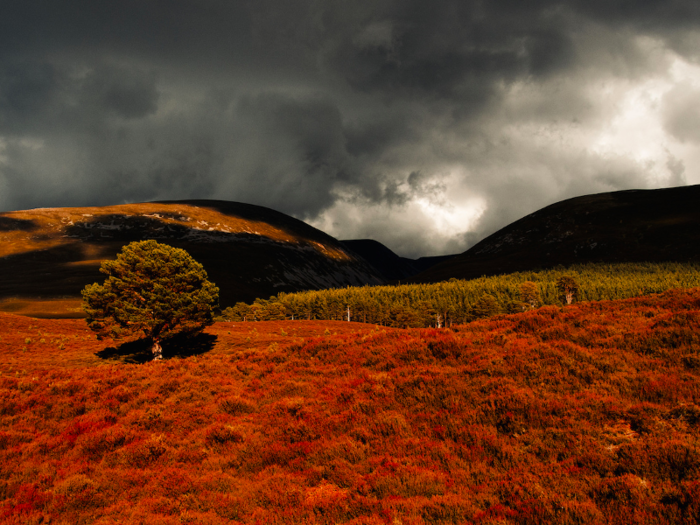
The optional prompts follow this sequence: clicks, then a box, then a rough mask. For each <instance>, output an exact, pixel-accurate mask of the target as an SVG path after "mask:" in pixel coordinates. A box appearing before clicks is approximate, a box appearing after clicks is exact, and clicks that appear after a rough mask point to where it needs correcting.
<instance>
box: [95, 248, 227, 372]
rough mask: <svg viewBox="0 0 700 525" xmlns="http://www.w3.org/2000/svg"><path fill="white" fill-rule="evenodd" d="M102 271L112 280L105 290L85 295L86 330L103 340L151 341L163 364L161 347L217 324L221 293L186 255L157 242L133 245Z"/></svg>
mask: <svg viewBox="0 0 700 525" xmlns="http://www.w3.org/2000/svg"><path fill="white" fill-rule="evenodd" d="M100 271H101V272H102V273H104V274H106V275H107V276H108V277H107V279H106V280H105V282H104V284H98V283H94V284H91V285H88V286H86V287H85V288H84V289H83V292H82V295H83V308H84V310H85V312H86V313H87V323H88V326H89V327H90V329H91V330H93V331H94V332H96V333H97V335H98V337H99V338H102V337H112V338H114V339H119V338H121V337H125V336H141V337H146V338H149V339H150V340H151V343H152V346H151V351H152V353H153V356H154V359H161V358H162V347H161V345H160V343H161V341H163V340H164V339H168V338H170V337H172V336H174V335H177V334H183V333H184V334H194V333H197V332H199V331H201V330H202V329H203V328H204V327H205V326H208V325H211V324H212V323H213V322H214V320H213V309H214V308H216V307H218V304H219V289H218V288H217V287H216V286H215V285H214V284H213V283H211V282H210V281H209V280H208V279H207V272H206V271H205V270H204V267H203V266H202V265H201V264H199V263H198V262H197V261H195V260H194V259H193V258H192V257H191V256H190V254H188V253H187V252H186V251H185V250H181V249H179V248H173V247H172V246H168V245H167V244H160V243H158V242H156V241H153V240H149V241H137V242H132V243H131V244H129V245H127V246H125V247H124V248H122V251H121V252H120V253H119V254H118V255H117V258H116V260H114V261H104V262H103V263H102V267H101V268H100Z"/></svg>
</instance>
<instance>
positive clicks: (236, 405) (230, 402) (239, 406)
mask: <svg viewBox="0 0 700 525" xmlns="http://www.w3.org/2000/svg"><path fill="white" fill-rule="evenodd" d="M219 406H220V407H221V410H223V411H224V412H226V413H227V414H230V415H232V416H239V415H242V414H250V413H252V412H255V405H254V404H253V403H251V402H250V401H248V400H246V399H243V398H241V397H238V396H233V397H227V398H225V399H224V400H222V401H221V403H220V404H219Z"/></svg>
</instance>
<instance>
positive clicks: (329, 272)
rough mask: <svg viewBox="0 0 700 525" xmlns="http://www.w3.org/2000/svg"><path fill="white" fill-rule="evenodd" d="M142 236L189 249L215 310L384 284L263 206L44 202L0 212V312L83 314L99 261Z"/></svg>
mask: <svg viewBox="0 0 700 525" xmlns="http://www.w3.org/2000/svg"><path fill="white" fill-rule="evenodd" d="M142 239H156V240H158V241H159V242H164V243H166V244H170V245H172V246H176V247H178V248H184V249H186V250H187V251H188V252H189V253H190V254H191V255H192V256H193V257H194V258H195V259H196V260H197V261H199V262H200V263H202V264H203V265H204V267H205V269H206V270H207V273H208V274H209V277H210V279H211V280H212V281H213V282H215V283H216V284H217V285H218V286H219V288H220V289H221V304H222V306H226V305H230V304H232V303H234V302H236V301H241V300H244V301H252V300H253V299H255V298H256V297H268V296H270V295H273V294H276V293H279V292H282V291H289V292H291V291H298V290H305V289H321V288H330V287H344V286H353V285H365V284H381V283H383V282H384V279H383V277H382V276H381V275H379V274H378V272H377V271H376V270H375V269H374V268H372V267H371V266H370V265H369V264H367V263H366V262H365V261H364V260H362V259H361V258H360V257H358V256H356V255H355V254H354V253H352V252H351V251H350V250H348V249H347V248H345V247H344V246H343V245H342V244H341V243H340V242H339V241H337V240H336V239H334V238H333V237H330V236H329V235H327V234H325V233H323V232H322V231H320V230H317V229H315V228H313V227H311V226H309V225H308V224H306V223H304V222H302V221H299V220H297V219H294V218H292V217H289V216H288V215H285V214H282V213H279V212H276V211H274V210H271V209H268V208H263V207H260V206H253V205H249V204H241V203H235V202H226V201H205V200H201V201H170V202H153V203H142V204H126V205H120V206H106V207H91V208H41V209H35V210H27V211H15V212H7V213H0V310H4V311H16V312H21V313H29V314H34V315H42V312H43V315H51V316H78V315H81V310H80V304H79V299H80V291H81V289H82V288H83V287H84V286H85V285H86V284H88V283H92V282H95V281H101V280H103V279H104V275H102V274H100V273H99V267H100V264H101V262H102V260H104V259H110V258H114V257H115V256H116V254H117V252H119V250H120V249H121V247H122V246H124V245H125V244H128V243H129V242H131V241H135V240H142ZM39 299H41V300H42V301H43V302H42V304H43V306H41V308H38V310H37V307H36V305H37V304H38V300H39ZM49 303H51V304H52V305H53V306H51V307H49V306H47V304H49Z"/></svg>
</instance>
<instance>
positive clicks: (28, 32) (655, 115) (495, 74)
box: [0, 0, 700, 257]
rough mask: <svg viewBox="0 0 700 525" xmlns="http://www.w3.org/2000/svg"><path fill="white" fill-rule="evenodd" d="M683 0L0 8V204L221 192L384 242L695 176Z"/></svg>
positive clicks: (66, 0)
mask: <svg viewBox="0 0 700 525" xmlns="http://www.w3.org/2000/svg"><path fill="white" fill-rule="evenodd" d="M699 162H700V2H697V0H663V1H662V0H635V1H629V0H565V1H548V0H530V1H527V2H524V1H522V0H496V1H486V0H482V1H471V0H432V1H431V2H427V1H425V0H420V1H419V0H400V1H399V0H394V1H392V0H367V1H364V0H357V1H353V2H348V1H346V0H240V1H239V0H169V1H164V0H121V1H119V2H116V1H114V2H106V1H102V2H96V1H94V0H21V1H13V2H2V5H0V210H3V211H10V210H18V209H28V208H36V207H54V206H88V205H96V206H97V205H107V204H120V203H128V202H144V201H152V200H166V199H168V200H169V199H190V198H200V199H224V200H232V201H239V202H246V203H251V204H257V205H261V206H266V207H270V208H273V209H276V210H278V211H281V212H284V213H288V214H290V215H293V216H295V217H297V218H299V219H302V220H304V221H306V222H309V223H310V224H312V225H314V226H316V227H318V228H320V229H322V230H324V231H326V232H327V233H329V234H330V235H333V236H334V237H336V238H339V239H358V238H373V239H376V240H378V241H380V242H382V243H384V244H386V245H387V246H388V247H389V248H391V249H392V250H394V251H395V252H397V253H398V254H400V255H403V256H407V257H419V256H424V255H438V254H448V253H450V254H451V253H460V252H463V251H465V250H466V249H468V248H469V247H470V246H472V245H474V244H475V243H476V242H478V241H479V240H481V239H483V238H484V237H485V236H487V235H489V234H491V233H493V232H495V231H497V230H498V229H500V228H502V227H503V226H506V225H507V224H509V223H511V222H513V221H514V220H517V219H519V218H521V217H523V216H525V215H527V214H529V213H532V212H534V211H536V210H538V209H540V208H542V207H544V206H547V205H549V204H552V203H554V202H557V201H560V200H563V199H566V198H570V197H575V196H579V195H585V194H590V193H599V192H607V191H615V190H624V189H643V188H661V187H669V186H681V185H689V184H698V183H700V171H699V170H698V169H697V167H698V163H699Z"/></svg>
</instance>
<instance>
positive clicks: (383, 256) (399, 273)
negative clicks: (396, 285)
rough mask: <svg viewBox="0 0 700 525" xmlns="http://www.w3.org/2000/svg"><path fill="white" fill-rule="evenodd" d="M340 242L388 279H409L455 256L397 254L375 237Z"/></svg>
mask: <svg viewBox="0 0 700 525" xmlns="http://www.w3.org/2000/svg"><path fill="white" fill-rule="evenodd" d="M340 242H341V243H343V246H345V247H346V248H348V249H350V250H351V251H352V252H354V253H356V254H357V255H359V256H360V257H362V258H363V259H364V260H365V261H367V262H368V263H370V264H371V265H372V266H373V267H374V268H376V269H377V270H378V271H379V272H380V273H381V274H382V276H383V277H384V278H385V279H386V280H387V281H401V280H405V279H408V278H409V277H413V276H414V275H416V274H419V273H420V272H424V271H425V270H427V269H428V268H431V267H433V266H435V265H436V264H438V263H439V262H442V261H445V260H447V259H449V258H451V257H453V255H438V256H432V257H420V258H418V259H409V258H407V257H400V256H398V255H396V254H395V253H394V252H392V251H391V250H390V249H389V248H387V247H386V246H384V245H383V244H382V243H380V242H379V241H375V240H373V239H352V240H346V241H340Z"/></svg>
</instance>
